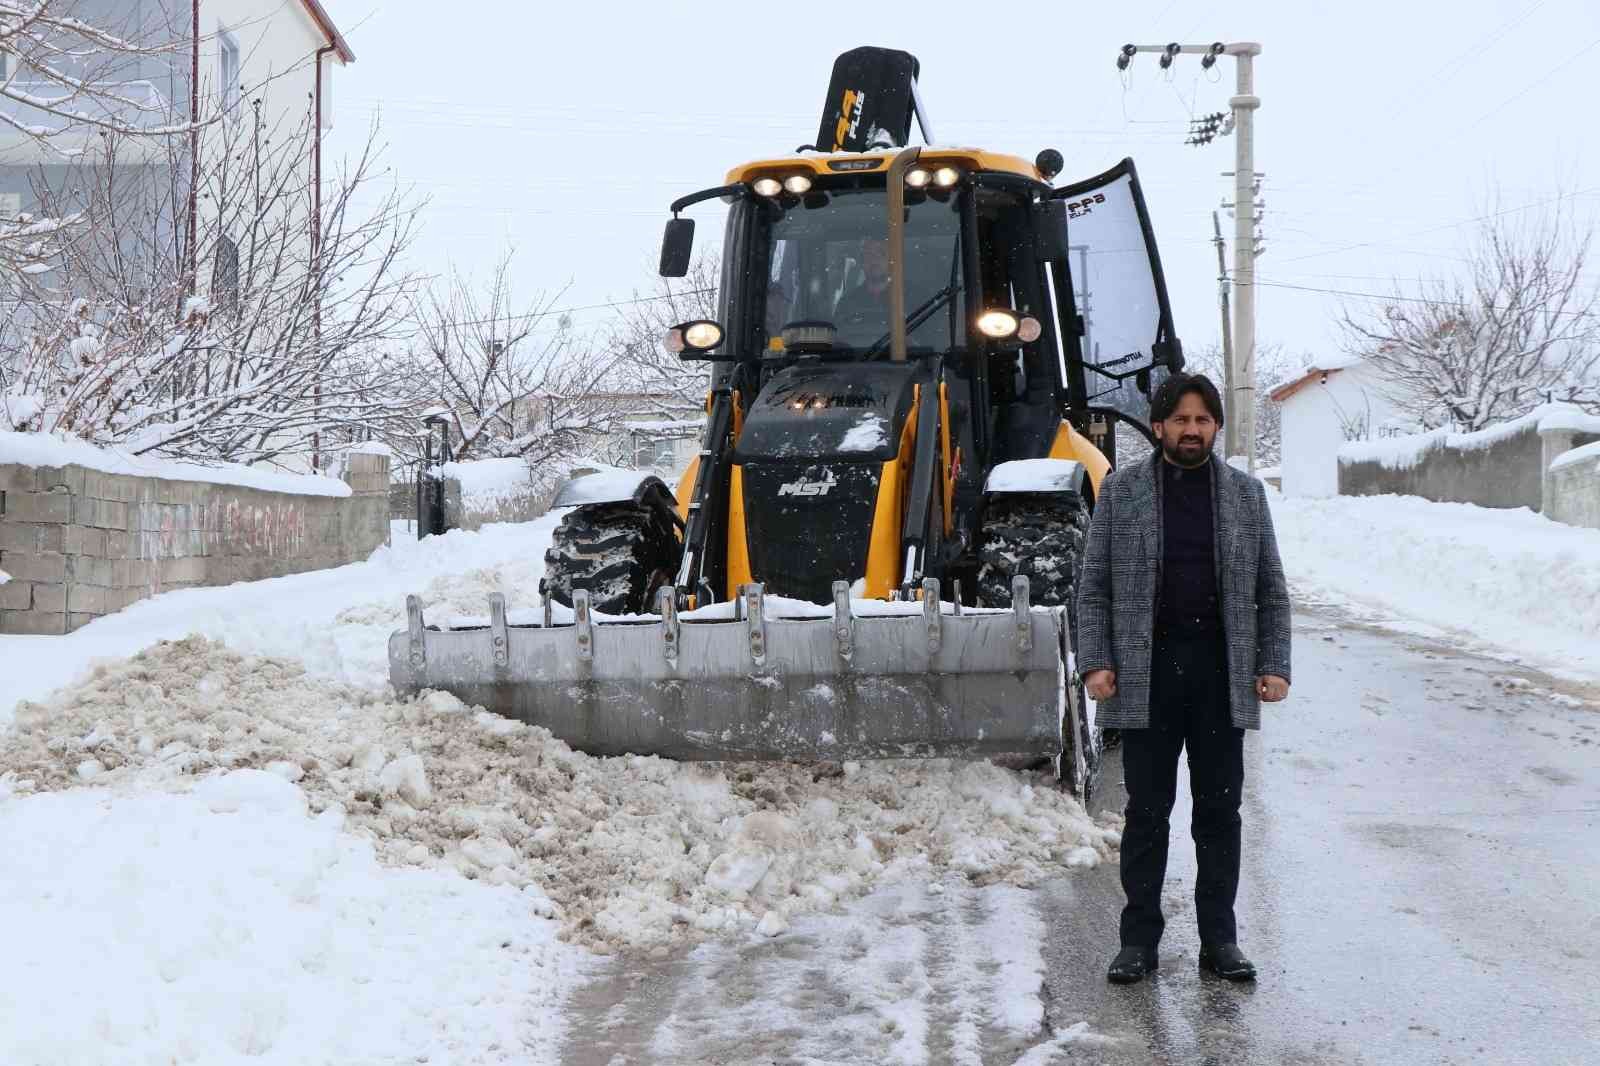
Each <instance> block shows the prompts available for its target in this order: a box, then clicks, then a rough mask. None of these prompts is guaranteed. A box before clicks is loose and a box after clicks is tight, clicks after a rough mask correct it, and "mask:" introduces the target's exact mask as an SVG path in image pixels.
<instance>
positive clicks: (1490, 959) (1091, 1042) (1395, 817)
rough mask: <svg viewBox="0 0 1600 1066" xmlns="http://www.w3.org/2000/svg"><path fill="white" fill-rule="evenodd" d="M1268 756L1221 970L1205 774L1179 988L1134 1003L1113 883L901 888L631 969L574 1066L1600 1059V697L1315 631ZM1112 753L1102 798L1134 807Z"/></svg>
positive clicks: (582, 1009) (1481, 663) (1302, 648)
mask: <svg viewBox="0 0 1600 1066" xmlns="http://www.w3.org/2000/svg"><path fill="white" fill-rule="evenodd" d="M1296 638H1297V640H1298V641H1299V645H1298V649H1297V666H1296V669H1297V674H1298V678H1297V681H1296V692H1295V695H1294V698H1293V699H1292V700H1291V701H1290V702H1288V703H1286V704H1284V705H1282V706H1280V707H1276V708H1272V709H1270V710H1269V711H1268V713H1267V720H1266V723H1265V728H1264V729H1263V730H1262V732H1261V733H1259V734H1252V735H1251V736H1250V737H1249V738H1248V740H1247V742H1246V747H1245V753H1246V786H1245V809H1244V813H1243V816H1244V827H1245V828H1244V833H1245V836H1244V841H1245V846H1244V877H1243V882H1242V884H1241V888H1240V898H1239V904H1238V917H1239V927H1240V938H1241V942H1242V943H1243V945H1244V947H1245V949H1246V950H1247V951H1248V952H1249V954H1250V955H1251V956H1252V957H1253V958H1254V960H1255V961H1256V963H1257V965H1258V966H1259V967H1260V971H1261V978H1260V981H1259V982H1258V983H1257V984H1256V985H1255V986H1246V987H1239V986H1234V985H1231V984H1228V983H1227V982H1223V981H1219V980H1217V979H1214V978H1209V977H1207V978H1202V977H1201V976H1199V975H1198V973H1197V972H1196V963H1195V955H1196V951H1197V950H1198V942H1197V940H1196V936H1195V931H1194V927H1193V923H1194V910H1193V903H1192V894H1193V885H1194V861H1193V846H1192V844H1191V843H1190V841H1189V837H1188V833H1187V830H1186V824H1187V821H1188V817H1189V807H1190V801H1189V798H1188V772H1187V768H1186V767H1181V768H1180V796H1179V800H1178V803H1177V806H1176V808H1175V809H1174V811H1173V816H1172V850H1171V860H1170V863H1169V868H1168V885H1167V891H1166V903H1165V910H1166V914H1167V934H1166V937H1165V939H1164V941H1163V944H1162V950H1161V970H1160V971H1159V973H1158V975H1157V976H1156V977H1155V978H1154V979H1153V980H1151V981H1147V982H1145V983H1143V984H1141V985H1137V986H1134V987H1131V988H1128V987H1122V986H1111V985H1108V984H1107V983H1106V981H1105V976H1104V974H1105V967H1106V964H1107V962H1108V961H1109V959H1110V956H1111V955H1112V954H1113V953H1114V952H1115V947H1116V938H1117V916H1118V913H1119V910H1120V908H1121V904H1122V894H1121V887H1120V885H1119V883H1118V880H1117V871H1116V867H1115V866H1114V865H1110V864H1107V865H1103V866H1100V867H1097V868H1095V869H1092V870H1087V871H1082V872H1079V873H1075V874H1072V875H1069V876H1061V877H1056V878H1052V879H1050V880H1048V881H1045V882H1044V883H1042V884H1040V885H1038V886H1036V887H1035V888H1033V889H1031V890H1026V891H1023V890H1017V889H1011V888H1004V887H1000V888H990V889H980V888H974V887H972V886H970V885H968V884H965V883H962V882H961V881H960V880H959V879H955V880H948V881H932V882H928V883H925V884H921V885H901V886H897V887H896V888H894V889H892V890H888V891H882V892H879V893H877V894H875V895H874V896H872V897H869V898H868V899H867V900H864V901H862V902H860V903H857V904H854V905H852V906H851V907H849V908H847V909H844V910H843V911H841V912H835V913H830V914H827V915H819V916H814V917H809V918H806V919H803V920H801V921H798V922H796V923H795V925H794V927H793V929H792V930H791V931H790V932H789V933H787V934H785V935H784V936H782V937H779V938H777V939H776V940H773V941H770V942H761V941H759V940H756V939H754V938H748V939H744V940H731V941H730V940H723V941H717V942H714V943H711V944H707V945H705V946H703V947H701V948H699V949H697V950H696V951H694V952H692V953H688V954H685V955H681V956H677V957H674V958H672V959H670V960H667V961H661V962H656V961H651V960H639V959H618V960H616V961H614V962H612V963H609V964H607V965H606V967H605V968H604V969H603V970H602V971H601V972H600V974H599V975H598V979H597V980H596V981H594V982H592V983H590V984H588V985H586V986H585V987H584V988H582V989H581V990H579V991H578V992H577V993H576V995H575V996H574V999H573V1001H572V1003H571V1006H570V1008H569V1010H568V1015H567V1025H568V1029H567V1031H568V1034H569V1035H568V1039H567V1041H566V1043H565V1045H564V1049H563V1053H562V1059H561V1061H562V1062H563V1064H565V1066H642V1064H646V1063H648V1064H651V1066H680V1064H681V1066H687V1064H690V1063H726V1064H741V1066H744V1064H757V1063H759V1064H772V1066H778V1064H782V1066H798V1064H802V1063H806V1064H812V1063H829V1064H846V1063H849V1064H858V1063H859V1064H865V1063H873V1064H877V1063H914V1064H919V1066H920V1064H924V1063H927V1064H933V1066H947V1064H948V1066H977V1064H982V1066H1068V1064H1085V1066H1086V1064H1096V1066H1149V1064H1159V1066H1189V1064H1192V1063H1200V1062H1215V1063H1227V1064H1228V1066H1282V1064H1284V1063H1295V1064H1299V1066H1358V1064H1359V1066H1414V1064H1417V1063H1460V1064H1466V1063H1487V1062H1493V1063H1496V1064H1503V1066H1588V1064H1589V1063H1592V1062H1593V1061H1594V1059H1593V1054H1592V1049H1593V1048H1594V1047H1596V1046H1600V993H1597V991H1596V989H1597V988H1600V949H1597V947H1596V943H1597V942H1596V937H1595V930H1596V929H1600V898H1597V897H1596V896H1595V894H1594V893H1593V892H1592V891H1591V890H1590V887H1591V886H1592V885H1593V883H1594V881H1595V879H1596V877H1597V876H1600V804H1597V803H1596V802H1595V799H1594V797H1595V796H1596V795H1600V686H1594V685H1589V686H1584V685H1573V684H1570V683H1567V682H1563V681H1558V680H1554V679H1551V678H1549V677H1547V676H1545V675H1541V674H1538V673H1536V672H1532V671H1527V670H1523V669H1519V668H1514V667H1508V666H1506V665H1504V664H1501V663H1498V662H1495V661H1493V660H1488V659H1482V658H1478V657H1475V656H1472V655H1469V654H1465V653H1462V652H1460V651H1459V650H1456V649H1452V648H1448V647H1446V646H1443V645H1440V644H1438V643H1435V642H1431V641H1427V640H1424V639H1422V638H1416V637H1402V636H1396V635H1393V634H1390V633H1385V632H1381V631H1377V630H1374V629H1371V628H1369V627H1365V626H1362V625H1360V624H1352V623H1351V622H1350V621H1349V620H1348V619H1347V618H1345V617H1343V616H1341V615H1339V614H1336V613H1333V612H1330V611H1327V610H1324V609H1319V610H1316V611H1313V612H1301V613H1299V614H1298V615H1297V617H1296ZM1117 755H1118V753H1117V752H1115V751H1113V753H1112V760H1111V762H1110V764H1109V765H1108V767H1107V775H1108V777H1109V778H1110V783H1109V785H1110V787H1108V788H1107V790H1106V791H1107V795H1106V796H1105V797H1104V802H1106V803H1109V804H1111V805H1113V806H1119V805H1120V804H1121V802H1122V794H1121V790H1120V774H1119V769H1120V764H1119V762H1118V761H1117Z"/></svg>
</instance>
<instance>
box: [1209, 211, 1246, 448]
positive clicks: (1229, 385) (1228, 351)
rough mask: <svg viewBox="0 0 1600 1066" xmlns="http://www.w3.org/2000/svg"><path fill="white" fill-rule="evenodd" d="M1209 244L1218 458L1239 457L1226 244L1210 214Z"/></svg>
mask: <svg viewBox="0 0 1600 1066" xmlns="http://www.w3.org/2000/svg"><path fill="white" fill-rule="evenodd" d="M1211 230H1212V232H1213V233H1215V234H1216V236H1215V237H1213V238H1212V240H1211V243H1212V244H1214V245H1216V246H1217V299H1218V300H1219V301H1220V302H1221V304H1222V395H1223V396H1224V397H1225V400H1224V404H1223V409H1224V412H1225V414H1226V416H1227V417H1226V419H1225V420H1224V421H1223V423H1222V454H1223V455H1238V454H1239V411H1238V408H1237V406H1236V404H1235V401H1234V396H1233V327H1232V324H1231V323H1230V322H1229V321H1228V258H1227V256H1228V252H1227V248H1228V243H1227V242H1226V241H1224V240H1223V239H1222V219H1220V218H1218V217H1217V213H1216V212H1215V211H1213V212H1211Z"/></svg>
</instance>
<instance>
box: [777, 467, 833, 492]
mask: <svg viewBox="0 0 1600 1066" xmlns="http://www.w3.org/2000/svg"><path fill="white" fill-rule="evenodd" d="M837 484H838V482H837V481H835V480H834V479H833V471H832V470H829V469H827V468H826V467H824V468H823V471H822V478H821V480H818V481H808V480H806V479H805V478H803V477H802V478H799V479H798V480H795V481H790V482H787V483H786V484H783V485H779V486H778V495H779V496H826V495H827V494H828V493H829V492H830V491H832V489H833V487H834V486H835V485H837Z"/></svg>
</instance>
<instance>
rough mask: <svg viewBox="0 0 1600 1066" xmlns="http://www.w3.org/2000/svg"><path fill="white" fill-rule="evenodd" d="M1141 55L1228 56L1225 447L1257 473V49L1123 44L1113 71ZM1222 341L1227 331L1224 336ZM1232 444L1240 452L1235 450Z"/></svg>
mask: <svg viewBox="0 0 1600 1066" xmlns="http://www.w3.org/2000/svg"><path fill="white" fill-rule="evenodd" d="M1140 52H1154V53H1157V54H1159V55H1160V57H1161V59H1160V64H1161V69H1162V70H1166V69H1168V68H1170V67H1171V66H1172V60H1173V58H1174V57H1176V56H1179V55H1198V56H1200V57H1201V59H1200V65H1201V66H1202V67H1204V68H1206V69H1207V70H1209V69H1210V68H1211V66H1212V65H1213V64H1214V63H1216V61H1217V57H1218V56H1223V55H1227V56H1232V57H1233V59H1234V69H1235V74H1236V75H1237V80H1236V82H1235V90H1234V95H1233V96H1232V97H1231V98H1230V99H1229V100H1228V106H1229V107H1230V108H1232V111H1233V127H1234V128H1233V136H1234V142H1233V149H1234V166H1233V205H1234V207H1233V277H1234V283H1235V284H1236V285H1237V286H1238V287H1239V292H1238V295H1237V297H1236V298H1235V300H1234V302H1233V355H1232V357H1231V358H1230V359H1229V364H1230V367H1231V369H1232V372H1231V373H1230V374H1229V375H1228V378H1229V379H1230V380H1229V383H1228V394H1229V396H1230V397H1231V398H1232V400H1233V404H1232V409H1233V411H1234V412H1235V418H1230V419H1229V420H1228V422H1229V424H1230V425H1232V424H1233V423H1234V421H1235V420H1237V421H1238V422H1239V423H1240V425H1239V430H1240V432H1239V434H1238V436H1234V435H1232V434H1230V435H1229V436H1228V438H1227V439H1229V440H1232V441H1234V444H1233V445H1227V444H1225V447H1226V448H1227V450H1228V454H1229V457H1230V458H1232V457H1233V456H1235V455H1238V454H1240V453H1241V452H1242V453H1243V454H1244V455H1245V457H1246V460H1247V462H1248V464H1249V469H1250V472H1251V473H1255V468H1256V403H1255V400H1256V285H1255V282H1256V232H1255V229H1256V211H1255V204H1256V200H1255V178H1256V165H1255V162H1256V161H1255V113H1256V109H1257V108H1259V107H1260V106H1261V98H1260V97H1258V96H1256V95H1255V57H1256V56H1258V55H1260V54H1261V45H1259V44H1257V43H1256V42H1254V41H1239V42H1235V43H1233V44H1223V43H1222V42H1221V41H1218V42H1216V43H1215V44H1177V43H1173V44H1164V45H1161V44H1126V45H1123V46H1122V54H1121V55H1119V56H1118V57H1117V69H1118V70H1127V69H1128V64H1129V62H1130V61H1131V60H1132V59H1133V57H1134V56H1135V55H1136V54H1138V53H1140ZM1223 336H1224V337H1226V336H1227V331H1226V330H1224V331H1223ZM1235 445H1237V447H1238V448H1239V451H1235V450H1234V446H1235Z"/></svg>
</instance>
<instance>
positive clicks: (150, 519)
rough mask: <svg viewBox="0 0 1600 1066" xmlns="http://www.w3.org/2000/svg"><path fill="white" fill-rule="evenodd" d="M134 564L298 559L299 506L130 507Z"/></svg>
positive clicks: (233, 502) (302, 518)
mask: <svg viewBox="0 0 1600 1066" xmlns="http://www.w3.org/2000/svg"><path fill="white" fill-rule="evenodd" d="M135 509H136V511H137V514H138V530H139V532H138V534H137V541H136V546H135V555H134V558H136V559H147V560H152V561H161V560H166V559H183V558H187V557H190V556H200V555H219V554H231V555H264V556H267V557H268V558H285V557H289V556H294V555H298V554H299V553H300V550H301V548H302V547H303V546H304V544H305V537H306V513H305V505H304V504H303V503H300V502H298V501H289V502H284V503H277V504H252V503H244V502H242V501H240V500H239V499H238V497H234V498H233V499H230V500H228V501H227V502H225V503H221V502H219V503H195V504H189V503H157V502H155V501H154V500H144V501H142V502H140V503H139V504H137V505H136V508H135Z"/></svg>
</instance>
